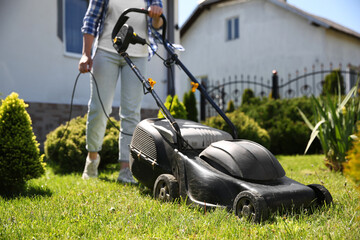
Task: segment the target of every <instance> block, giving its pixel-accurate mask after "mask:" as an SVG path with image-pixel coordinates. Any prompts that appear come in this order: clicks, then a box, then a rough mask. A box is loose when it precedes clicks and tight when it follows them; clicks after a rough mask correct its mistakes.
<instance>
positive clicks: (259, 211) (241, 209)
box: [233, 191, 269, 223]
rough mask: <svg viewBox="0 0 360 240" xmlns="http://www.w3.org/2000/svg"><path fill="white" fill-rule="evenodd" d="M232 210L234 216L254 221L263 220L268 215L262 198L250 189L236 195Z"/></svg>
mask: <svg viewBox="0 0 360 240" xmlns="http://www.w3.org/2000/svg"><path fill="white" fill-rule="evenodd" d="M233 210H234V213H235V215H236V216H238V217H240V218H245V219H246V220H248V221H251V222H255V223H260V222H261V221H265V220H266V219H267V218H268V217H269V210H268V208H267V204H266V202H265V200H264V198H263V197H261V196H259V195H257V194H255V193H253V192H250V191H242V192H240V193H239V194H238V195H237V196H236V198H235V200H234V205H233Z"/></svg>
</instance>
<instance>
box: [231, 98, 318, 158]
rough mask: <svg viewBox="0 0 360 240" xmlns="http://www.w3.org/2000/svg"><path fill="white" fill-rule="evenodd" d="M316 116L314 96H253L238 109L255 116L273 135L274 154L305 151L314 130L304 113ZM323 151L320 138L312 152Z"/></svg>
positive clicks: (309, 116) (272, 147) (271, 135)
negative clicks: (307, 123) (306, 121)
mask: <svg viewBox="0 0 360 240" xmlns="http://www.w3.org/2000/svg"><path fill="white" fill-rule="evenodd" d="M298 108H300V109H301V110H302V111H303V112H304V114H305V115H306V116H307V117H308V118H309V119H311V120H313V119H314V118H313V112H312V104H311V100H310V99H309V98H307V97H301V98H293V99H277V100H274V99H269V98H263V99H260V98H257V97H256V98H253V99H251V100H250V101H249V104H243V105H241V107H240V108H238V109H237V110H236V111H241V112H244V113H245V114H246V115H248V116H249V117H251V118H253V119H254V120H255V121H256V122H257V123H258V124H259V125H260V127H262V128H264V129H266V130H267V132H268V133H269V135H270V139H271V144H270V149H269V150H270V151H271V152H272V153H274V154H303V153H304V150H305V148H306V145H307V143H308V140H309V136H310V134H311V130H309V128H308V127H307V126H306V124H305V123H304V120H303V119H302V117H301V115H300V113H299V112H298ZM319 151H321V146H320V143H319V142H318V141H316V142H314V144H313V146H311V148H310V149H309V152H311V153H315V152H319Z"/></svg>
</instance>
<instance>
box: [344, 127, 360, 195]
mask: <svg viewBox="0 0 360 240" xmlns="http://www.w3.org/2000/svg"><path fill="white" fill-rule="evenodd" d="M357 129H358V130H360V121H359V122H358V123H357ZM352 138H353V139H354V141H353V145H352V147H351V148H350V150H349V151H348V152H347V154H346V160H347V161H346V162H345V163H344V173H345V174H346V175H347V176H348V177H349V178H350V179H352V180H353V181H354V182H355V184H357V187H358V190H359V191H360V131H358V132H357V133H356V134H355V135H353V136H352Z"/></svg>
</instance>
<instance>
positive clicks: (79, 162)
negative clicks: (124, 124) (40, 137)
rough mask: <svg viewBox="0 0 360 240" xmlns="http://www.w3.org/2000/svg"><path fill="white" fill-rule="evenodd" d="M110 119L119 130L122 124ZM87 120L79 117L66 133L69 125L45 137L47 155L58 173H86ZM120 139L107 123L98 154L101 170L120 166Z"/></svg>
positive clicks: (115, 130) (71, 123)
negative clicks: (114, 165)
mask: <svg viewBox="0 0 360 240" xmlns="http://www.w3.org/2000/svg"><path fill="white" fill-rule="evenodd" d="M110 119H111V121H112V122H113V123H114V124H115V126H117V127H119V123H118V122H117V121H116V120H115V119H114V118H110ZM86 120H87V116H86V115H85V116H84V117H76V118H74V119H72V120H71V121H70V122H69V124H68V123H66V125H67V124H68V128H67V130H66V125H61V126H59V127H58V128H56V129H55V130H54V131H52V132H50V133H49V134H48V135H47V136H46V141H45V155H46V158H47V159H48V160H49V162H50V164H51V166H52V167H53V169H54V172H55V173H71V172H81V171H83V169H84V166H85V159H86V156H87V150H86V148H85V146H86ZM65 130H66V133H65ZM118 136H119V131H118V129H116V128H115V127H114V126H113V125H112V124H111V123H110V122H108V123H107V125H106V130H105V137H104V141H103V145H102V150H101V151H100V153H99V154H100V155H101V162H100V165H99V169H101V168H104V166H105V165H106V164H108V163H117V160H118V159H119V147H118V142H119V140H118Z"/></svg>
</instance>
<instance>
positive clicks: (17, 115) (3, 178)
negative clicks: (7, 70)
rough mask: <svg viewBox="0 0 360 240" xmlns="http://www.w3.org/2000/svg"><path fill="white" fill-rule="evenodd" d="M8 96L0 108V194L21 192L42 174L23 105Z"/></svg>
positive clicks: (29, 120) (14, 95)
mask: <svg viewBox="0 0 360 240" xmlns="http://www.w3.org/2000/svg"><path fill="white" fill-rule="evenodd" d="M18 97H19V95H18V94H17V93H14V92H13V93H11V94H10V95H9V96H8V97H6V99H5V100H2V104H1V106H0V136H1V138H0V189H1V190H0V191H1V192H2V193H4V192H12V191H16V190H21V189H22V187H23V186H25V183H26V181H28V180H30V179H32V178H38V177H40V176H41V175H43V174H44V173H45V164H44V163H43V158H44V156H43V155H40V150H39V143H38V142H37V141H36V137H35V135H34V133H33V130H32V126H31V119H30V116H29V114H28V113H27V112H26V109H25V108H26V107H28V105H27V104H25V102H24V100H22V99H19V98H18Z"/></svg>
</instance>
